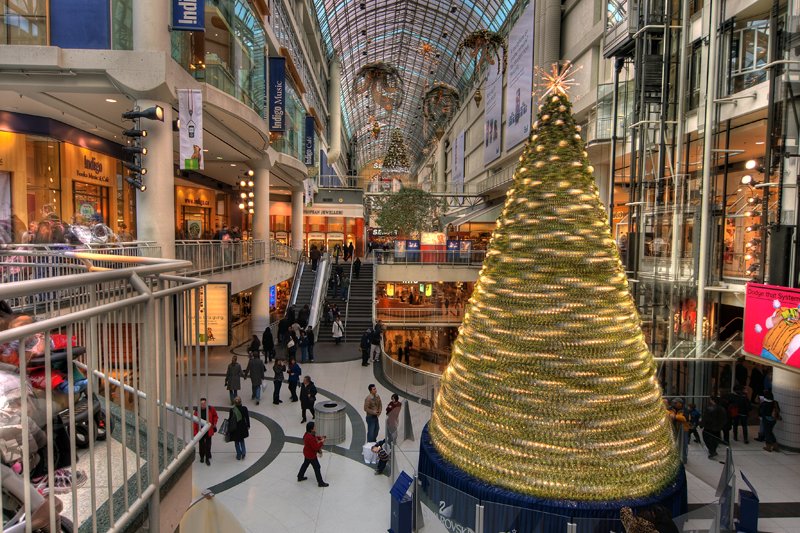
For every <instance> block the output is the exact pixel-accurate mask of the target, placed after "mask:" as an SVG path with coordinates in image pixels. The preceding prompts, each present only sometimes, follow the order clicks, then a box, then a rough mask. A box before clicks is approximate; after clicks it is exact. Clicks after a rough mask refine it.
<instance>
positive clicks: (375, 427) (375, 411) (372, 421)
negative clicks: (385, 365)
mask: <svg viewBox="0 0 800 533" xmlns="http://www.w3.org/2000/svg"><path fill="white" fill-rule="evenodd" d="M364 412H365V413H366V415H367V416H366V421H367V442H375V441H377V440H378V432H379V431H380V428H381V423H380V421H379V419H378V417H379V416H380V415H381V413H382V412H383V402H381V397H380V396H378V388H377V387H375V384H374V383H370V385H369V394H368V395H367V397H366V398H365V399H364Z"/></svg>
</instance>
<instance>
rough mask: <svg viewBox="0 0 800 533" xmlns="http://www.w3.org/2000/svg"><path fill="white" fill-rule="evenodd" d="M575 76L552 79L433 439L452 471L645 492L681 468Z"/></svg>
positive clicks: (557, 491) (495, 479)
mask: <svg viewBox="0 0 800 533" xmlns="http://www.w3.org/2000/svg"><path fill="white" fill-rule="evenodd" d="M567 76H568V74H567V71H566V69H565V70H564V71H561V70H560V69H558V68H557V67H554V69H553V72H552V73H550V74H546V75H545V78H546V79H547V91H546V92H545V94H544V95H543V97H542V102H543V105H542V106H540V114H539V119H538V120H537V121H536V122H535V123H534V125H533V130H532V135H531V138H530V141H529V142H528V143H527V145H526V146H525V149H524V152H523V154H522V156H521V157H520V163H519V165H518V167H517V170H516V172H515V174H514V184H513V187H512V188H511V190H510V191H509V192H508V195H507V198H506V203H505V207H504V209H503V213H502V215H501V217H500V218H499V220H498V221H497V227H496V229H495V231H494V234H493V235H492V239H491V241H490V243H489V247H488V250H487V253H486V260H485V261H484V264H483V268H482V269H481V272H480V275H479V279H478V282H477V284H476V286H475V290H474V292H473V295H472V298H471V299H470V301H469V304H468V307H467V310H466V313H465V315H464V322H463V325H462V327H461V330H460V332H459V336H458V339H457V340H456V342H455V344H454V346H453V355H452V359H451V361H450V364H449V366H448V368H447V370H446V371H445V373H444V375H443V376H442V383H441V389H440V391H439V394H438V396H437V398H436V404H435V408H434V411H433V416H432V418H431V422H430V434H431V438H432V441H433V443H434V445H435V447H436V449H437V450H438V452H439V453H440V454H441V455H442V456H443V457H444V458H445V459H446V460H447V461H449V462H450V463H452V464H454V465H456V466H457V467H459V468H461V469H462V470H464V471H466V472H468V473H470V474H472V475H473V476H475V477H477V478H479V479H481V480H484V481H487V482H489V483H492V484H494V485H498V486H501V487H504V488H507V489H510V490H513V491H516V492H519V493H523V494H529V495H533V496H537V497H543V498H551V499H568V500H582V501H615V500H621V499H627V498H635V497H643V496H648V495H653V494H656V493H657V492H659V491H661V490H662V489H664V488H665V487H666V486H667V485H668V484H669V483H670V482H671V481H672V480H673V479H674V478H675V475H676V472H677V468H678V464H679V462H678V458H677V455H676V453H675V447H674V444H673V437H672V432H671V429H670V426H669V422H668V420H667V417H666V412H665V409H664V407H663V405H662V401H661V390H660V387H659V384H658V382H657V380H656V365H655V362H654V360H653V357H652V355H651V354H650V352H649V351H648V349H647V345H646V344H645V340H644V336H643V334H642V330H641V327H640V319H639V314H638V312H637V310H636V306H635V304H634V302H633V299H632V298H631V294H630V291H629V290H628V280H627V278H626V275H625V271H624V269H623V267H622V264H621V262H620V258H619V251H618V250H617V247H616V244H615V243H614V241H613V239H612V238H611V232H610V229H609V225H608V217H607V215H606V211H605V209H604V208H603V205H602V204H601V202H600V198H599V195H598V192H597V187H596V186H595V182H594V178H593V177H592V172H593V170H594V169H593V168H592V167H591V166H590V165H589V161H588V159H587V153H586V152H585V151H584V145H583V141H582V140H581V136H580V134H579V133H578V132H579V131H580V128H579V127H578V126H576V125H575V120H574V117H573V116H572V105H571V103H570V101H569V98H568V97H567V94H566V89H567V86H568V85H569V80H568V79H567Z"/></svg>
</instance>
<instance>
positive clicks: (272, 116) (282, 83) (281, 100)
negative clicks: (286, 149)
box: [269, 57, 286, 131]
mask: <svg viewBox="0 0 800 533" xmlns="http://www.w3.org/2000/svg"><path fill="white" fill-rule="evenodd" d="M285 111H286V58H284V57H270V58H269V131H286V121H285V119H284V114H285Z"/></svg>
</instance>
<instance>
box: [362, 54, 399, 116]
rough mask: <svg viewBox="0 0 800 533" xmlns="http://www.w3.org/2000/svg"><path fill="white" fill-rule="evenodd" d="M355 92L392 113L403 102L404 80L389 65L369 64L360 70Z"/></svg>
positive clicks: (381, 63) (380, 63)
mask: <svg viewBox="0 0 800 533" xmlns="http://www.w3.org/2000/svg"><path fill="white" fill-rule="evenodd" d="M353 92H354V93H355V94H365V95H367V96H370V97H371V98H372V101H373V102H375V104H376V105H378V106H380V107H381V108H382V109H384V110H385V111H387V112H389V113H391V112H392V110H393V109H394V108H396V107H397V106H398V105H400V102H402V101H403V79H402V78H401V77H400V72H399V71H398V70H397V69H396V68H395V67H393V66H392V65H389V64H388V63H384V62H382V61H380V62H377V63H368V64H366V65H364V66H363V67H361V68H360V69H358V72H357V73H356V77H355V80H354V81H353Z"/></svg>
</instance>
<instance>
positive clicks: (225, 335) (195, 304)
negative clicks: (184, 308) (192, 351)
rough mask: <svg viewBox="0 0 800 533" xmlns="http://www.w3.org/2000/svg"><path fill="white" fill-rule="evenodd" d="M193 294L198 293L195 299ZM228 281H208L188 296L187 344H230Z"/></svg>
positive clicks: (229, 287) (229, 289)
mask: <svg viewBox="0 0 800 533" xmlns="http://www.w3.org/2000/svg"><path fill="white" fill-rule="evenodd" d="M195 294H198V295H199V298H198V299H197V301H195ZM230 302H231V285H230V283H209V284H208V285H205V286H203V287H200V290H199V291H196V292H195V291H192V292H191V293H190V296H189V309H188V313H186V314H187V315H188V316H189V320H188V323H187V324H186V339H187V341H188V342H187V343H186V344H188V345H195V344H204V343H208V345H209V346H228V344H230V341H229V338H230Z"/></svg>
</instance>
